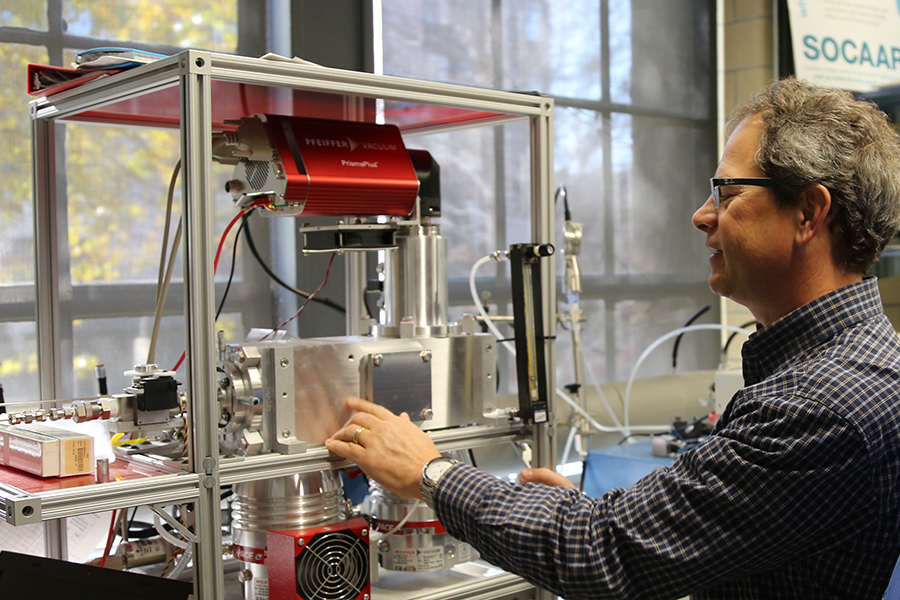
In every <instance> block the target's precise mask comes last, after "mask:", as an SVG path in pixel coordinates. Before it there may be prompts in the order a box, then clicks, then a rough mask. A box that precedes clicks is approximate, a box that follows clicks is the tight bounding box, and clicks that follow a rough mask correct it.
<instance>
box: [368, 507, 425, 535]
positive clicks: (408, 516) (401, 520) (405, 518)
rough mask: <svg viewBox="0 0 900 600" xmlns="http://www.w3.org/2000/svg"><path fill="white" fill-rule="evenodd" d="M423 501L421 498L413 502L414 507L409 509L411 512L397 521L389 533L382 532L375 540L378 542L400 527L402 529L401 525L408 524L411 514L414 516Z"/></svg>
mask: <svg viewBox="0 0 900 600" xmlns="http://www.w3.org/2000/svg"><path fill="white" fill-rule="evenodd" d="M421 503H422V501H421V500H416V501H415V502H413V505H412V508H410V509H409V512H408V513H406V516H405V517H403V518H402V519H400V522H399V523H397V524H396V525H394V527H393V529H391V530H390V531H388V532H387V533H382V534H381V535H379V536H378V537H376V538H375V541H376V542H377V541H378V540H381V539H384V538H386V537H387V536H389V535H394V533H395V532H396V531H397V530H398V529H400V528H401V527H403V526H404V525H406V522H407V521H409V518H410V517H411V516H413V513H414V512H416V509H417V508H419V504H421Z"/></svg>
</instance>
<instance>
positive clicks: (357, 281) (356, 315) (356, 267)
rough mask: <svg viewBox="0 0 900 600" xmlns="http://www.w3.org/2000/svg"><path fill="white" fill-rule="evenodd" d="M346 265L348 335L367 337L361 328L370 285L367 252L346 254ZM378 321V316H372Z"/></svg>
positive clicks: (346, 320) (346, 319)
mask: <svg viewBox="0 0 900 600" xmlns="http://www.w3.org/2000/svg"><path fill="white" fill-rule="evenodd" d="M344 261H345V262H344V264H345V265H346V270H345V275H344V289H345V290H346V294H345V295H346V301H345V304H346V306H347V314H346V316H345V317H344V322H345V323H346V328H347V335H366V334H367V333H369V332H368V331H363V328H362V327H361V324H362V320H361V319H360V317H362V315H363V314H364V313H365V312H366V306H365V303H364V298H365V296H364V294H365V293H366V286H367V284H368V281H367V277H366V253H365V252H345V253H344ZM372 316H373V317H375V318H376V319H377V318H378V315H372Z"/></svg>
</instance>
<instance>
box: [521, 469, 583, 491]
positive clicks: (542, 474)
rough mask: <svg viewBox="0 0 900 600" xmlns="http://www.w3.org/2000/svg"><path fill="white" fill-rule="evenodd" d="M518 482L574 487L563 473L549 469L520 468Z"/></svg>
mask: <svg viewBox="0 0 900 600" xmlns="http://www.w3.org/2000/svg"><path fill="white" fill-rule="evenodd" d="M519 482H520V483H543V484H544V485H552V486H554V487H570V488H573V487H575V486H574V485H573V484H572V482H571V481H569V479H568V478H567V477H565V476H564V475H560V474H559V473H557V472H556V471H551V470H550V469H544V468H540V469H522V471H521V472H520V473H519Z"/></svg>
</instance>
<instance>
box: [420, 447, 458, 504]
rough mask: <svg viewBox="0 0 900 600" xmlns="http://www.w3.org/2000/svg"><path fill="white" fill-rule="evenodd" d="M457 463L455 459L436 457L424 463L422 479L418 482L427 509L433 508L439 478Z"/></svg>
mask: <svg viewBox="0 0 900 600" xmlns="http://www.w3.org/2000/svg"><path fill="white" fill-rule="evenodd" d="M457 463H459V461H458V460H456V459H455V458H449V457H446V456H438V457H437V458H433V459H431V460H430V461H428V462H427V463H425V466H424V467H422V479H421V480H420V481H419V490H420V491H421V492H422V497H423V498H424V499H425V504H427V505H428V508H434V492H435V490H437V486H438V482H440V480H441V477H443V476H444V473H446V472H447V471H449V470H450V468H451V467H452V466H453V465H455V464H457Z"/></svg>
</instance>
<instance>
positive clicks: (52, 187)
mask: <svg viewBox="0 0 900 600" xmlns="http://www.w3.org/2000/svg"><path fill="white" fill-rule="evenodd" d="M31 111H32V114H31V151H32V169H33V172H32V175H33V177H32V179H33V185H34V190H33V197H34V299H35V325H36V328H37V353H38V377H39V378H40V397H41V399H42V400H52V399H54V398H59V397H61V396H62V393H61V392H62V390H61V382H62V359H61V353H60V347H61V344H60V335H59V328H60V322H59V311H60V309H59V222H58V219H57V212H56V211H57V206H56V177H55V172H56V169H55V168H54V167H55V161H56V141H55V140H56V135H55V125H54V122H53V121H51V120H48V119H37V118H35V114H34V113H35V111H36V106H35V104H32V105H31ZM44 553H45V554H46V555H47V556H48V557H50V558H58V559H60V560H66V559H67V558H68V549H67V544H66V522H65V520H62V519H60V520H57V521H47V522H46V523H44Z"/></svg>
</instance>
